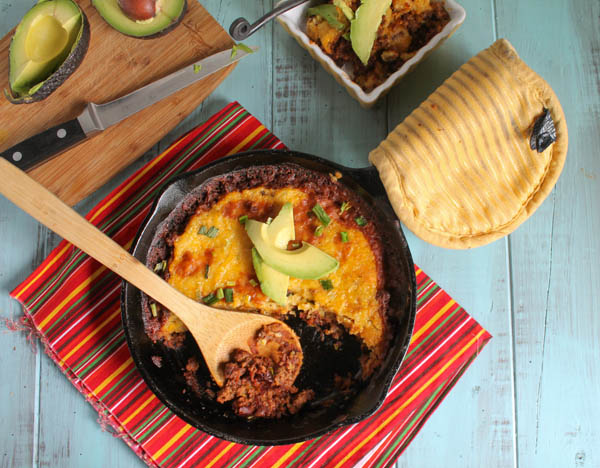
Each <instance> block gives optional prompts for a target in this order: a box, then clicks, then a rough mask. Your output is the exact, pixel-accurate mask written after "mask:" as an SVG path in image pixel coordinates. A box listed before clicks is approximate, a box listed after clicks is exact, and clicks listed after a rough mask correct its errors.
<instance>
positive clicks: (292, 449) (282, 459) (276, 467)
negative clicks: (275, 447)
mask: <svg viewBox="0 0 600 468" xmlns="http://www.w3.org/2000/svg"><path fill="white" fill-rule="evenodd" d="M303 445H304V442H299V443H297V444H294V445H293V446H292V448H290V449H289V450H288V451H287V452H285V453H284V454H283V456H282V457H281V458H280V459H279V460H277V463H275V464H274V465H273V466H272V467H271V468H279V467H280V466H281V465H282V464H283V463H284V462H285V461H286V460H287V459H288V458H290V457H291V456H292V455H293V454H294V452H296V451H297V450H298V449H299V448H300V447H302V446H303Z"/></svg>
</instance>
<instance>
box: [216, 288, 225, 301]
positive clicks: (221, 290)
mask: <svg viewBox="0 0 600 468" xmlns="http://www.w3.org/2000/svg"><path fill="white" fill-rule="evenodd" d="M224 297H225V293H224V292H223V288H219V289H217V299H223V298H224Z"/></svg>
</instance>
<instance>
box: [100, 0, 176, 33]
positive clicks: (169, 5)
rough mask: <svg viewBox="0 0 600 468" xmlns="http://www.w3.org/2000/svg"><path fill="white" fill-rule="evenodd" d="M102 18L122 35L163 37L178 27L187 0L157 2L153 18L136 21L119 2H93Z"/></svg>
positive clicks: (111, 0) (113, 0)
mask: <svg viewBox="0 0 600 468" xmlns="http://www.w3.org/2000/svg"><path fill="white" fill-rule="evenodd" d="M92 4H93V5H94V7H96V10H98V13H100V16H102V18H103V19H104V21H106V22H107V23H108V24H110V25H111V26H112V27H113V28H115V29H116V30H117V31H119V32H120V33H122V34H125V35H127V36H132V37H138V38H142V39H152V38H154V37H158V36H162V35H163V34H166V33H167V32H169V31H171V30H172V29H173V28H174V27H175V26H177V25H178V24H179V23H180V22H181V20H182V19H183V16H184V14H185V11H186V9H187V2H186V0H156V4H155V5H156V14H155V15H154V17H153V18H150V19H147V20H139V21H136V20H134V19H131V18H129V17H128V16H127V15H126V14H125V12H124V11H123V10H122V9H121V7H120V6H119V0H92Z"/></svg>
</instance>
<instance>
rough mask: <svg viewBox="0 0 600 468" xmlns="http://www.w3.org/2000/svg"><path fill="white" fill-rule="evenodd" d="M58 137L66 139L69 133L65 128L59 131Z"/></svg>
mask: <svg viewBox="0 0 600 468" xmlns="http://www.w3.org/2000/svg"><path fill="white" fill-rule="evenodd" d="M56 136H57V137H58V138H64V137H66V136H67V131H66V130H65V129H64V128H61V129H59V130H58V132H56Z"/></svg>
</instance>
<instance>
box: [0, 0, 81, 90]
mask: <svg viewBox="0 0 600 468" xmlns="http://www.w3.org/2000/svg"><path fill="white" fill-rule="evenodd" d="M82 22H83V19H82V15H81V11H80V10H79V8H78V7H77V5H76V4H74V3H73V2H72V1H71V0H48V1H43V2H41V3H38V4H37V5H35V6H34V7H33V8H32V9H31V10H29V11H28V12H27V13H26V14H25V16H24V17H23V19H22V20H21V22H20V23H19V25H18V26H17V29H16V31H15V34H14V36H13V39H12V41H11V44H10V53H9V56H10V73H9V82H10V89H11V91H12V94H13V95H15V96H17V97H18V96H21V95H29V94H34V93H35V92H36V91H37V90H38V89H39V88H40V87H41V86H42V85H43V82H44V81H45V80H46V79H47V78H48V77H50V76H51V75H52V74H53V73H54V72H55V71H56V70H57V69H58V68H59V67H60V66H61V64H62V63H63V62H65V60H66V59H67V57H68V56H69V55H70V53H71V51H72V49H74V47H76V44H77V42H78V37H79V36H80V33H81V29H82Z"/></svg>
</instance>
